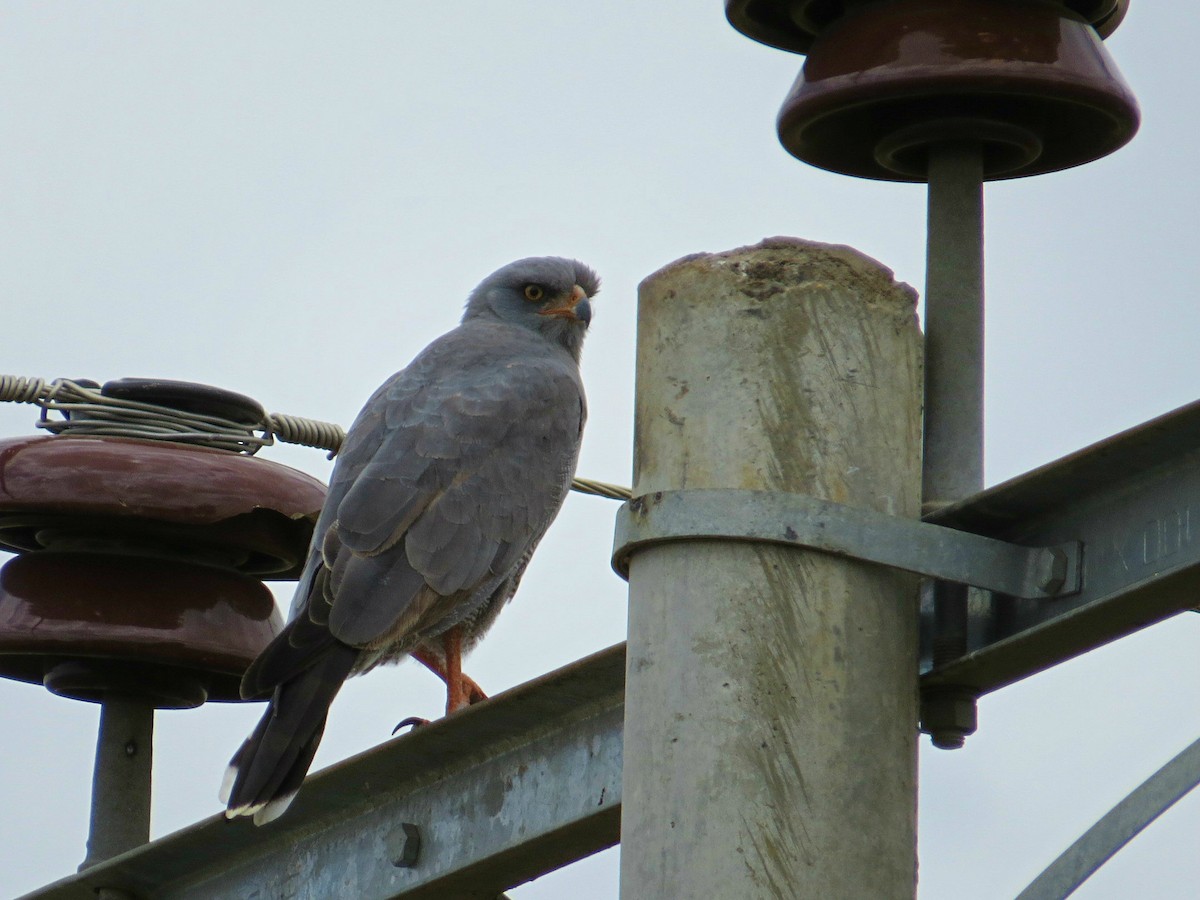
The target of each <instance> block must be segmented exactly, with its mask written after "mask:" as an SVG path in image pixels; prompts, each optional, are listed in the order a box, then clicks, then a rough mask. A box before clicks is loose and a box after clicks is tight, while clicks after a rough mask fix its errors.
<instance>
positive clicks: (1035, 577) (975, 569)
mask: <svg viewBox="0 0 1200 900" xmlns="http://www.w3.org/2000/svg"><path fill="white" fill-rule="evenodd" d="M710 539H711V540H726V541H728V540H735V541H758V542H763V541H765V542H768V543H772V544H782V545H785V546H792V547H806V548H808V549H811V550H819V551H821V552H824V553H831V554H833V555H835V556H844V557H849V558H852V559H861V560H865V561H867V562H873V563H878V564H880V565H884V566H890V567H892V568H896V569H903V570H904V571H907V572H915V573H917V574H920V575H926V576H928V577H931V578H937V579H940V580H942V581H952V582H956V583H958V584H969V585H972V586H973V587H979V588H984V589H985V590H989V591H994V592H996V593H1000V594H1007V595H1009V596H1012V597H1020V598H1024V599H1029V600H1042V599H1047V598H1050V597H1062V596H1066V595H1068V594H1073V593H1076V592H1078V591H1079V589H1080V585H1081V557H1082V545H1081V544H1080V543H1079V542H1078V541H1072V542H1068V543H1065V544H1059V545H1057V546H1053V547H1025V546H1021V545H1019V544H1010V543H1007V542H1005V541H998V540H995V539H993V538H987V537H982V536H980V535H977V534H971V533H969V532H965V531H958V530H956V529H953V528H946V527H944V526H941V525H931V524H929V523H926V522H919V521H916V520H912V519H901V518H898V517H896V516H889V515H886V514H884V513H877V512H874V511H872V510H866V509H859V508H857V507H852V506H846V505H844V504H841V503H832V502H829V501H826V500H818V499H816V498H815V497H808V496H804V495H802V494H784V493H778V492H774V491H743V490H684V491H657V492H655V493H651V494H644V495H642V496H640V497H635V498H633V499H632V500H630V501H629V502H628V503H626V504H624V505H623V506H622V507H621V509H620V510H619V511H618V513H617V521H616V533H615V535H614V538H613V556H612V566H613V569H614V570H615V571H616V573H617V574H618V575H620V576H621V577H622V578H626V579H628V577H629V560H630V557H631V556H632V555H633V554H634V553H635V552H637V551H638V550H639V549H641V548H643V547H648V546H652V545H655V544H662V543H667V542H670V541H695V540H710Z"/></svg>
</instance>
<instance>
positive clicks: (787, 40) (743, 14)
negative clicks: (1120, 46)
mask: <svg viewBox="0 0 1200 900" xmlns="http://www.w3.org/2000/svg"><path fill="white" fill-rule="evenodd" d="M878 2H879V0H725V18H727V19H728V20H729V24H730V25H732V26H733V27H734V28H736V29H737V30H738V31H740V32H741V33H742V34H744V35H746V37H748V38H751V39H752V40H755V41H758V42H759V43H761V44H766V45H767V46H769V47H777V48H778V49H780V50H788V51H790V52H792V53H808V52H809V50H811V49H812V45H813V42H814V41H815V40H816V39H817V37H818V35H820V34H821V33H822V32H823V31H825V29H827V28H828V27H829V26H830V25H832V24H833V23H834V22H836V21H837V20H838V19H840V18H841V17H842V16H844V15H845V14H846V13H847V12H851V11H853V10H854V9H855V8H856V7H859V6H863V5H865V4H867V3H878ZM999 2H1006V0H999ZM1016 2H1020V0H1016ZM1047 2H1055V0H1047ZM1057 3H1058V5H1059V6H1060V7H1062V8H1064V9H1069V10H1071V11H1073V12H1075V13H1077V14H1079V15H1080V16H1082V17H1083V18H1084V19H1086V20H1087V21H1088V22H1089V23H1090V24H1091V25H1092V26H1093V27H1094V28H1095V29H1096V31H1097V32H1098V33H1099V34H1100V37H1102V38H1106V37H1108V36H1109V35H1110V34H1112V33H1113V32H1114V31H1116V30H1117V26H1118V25H1120V24H1121V20H1122V19H1124V18H1125V13H1126V12H1127V11H1128V10H1129V0H1057Z"/></svg>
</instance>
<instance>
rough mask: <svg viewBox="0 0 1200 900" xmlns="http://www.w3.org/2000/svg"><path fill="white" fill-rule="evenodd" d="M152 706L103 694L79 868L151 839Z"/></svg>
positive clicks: (135, 698)
mask: <svg viewBox="0 0 1200 900" xmlns="http://www.w3.org/2000/svg"><path fill="white" fill-rule="evenodd" d="M153 759H154V708H153V707H152V706H150V705H149V704H147V703H146V701H145V700H143V699H141V698H138V697H128V696H123V695H115V694H106V695H105V696H104V699H103V700H102V701H101V703H100V734H99V737H98V738H97V740H96V768H95V774H94V775H93V778H92V813H91V823H90V825H89V828H88V844H87V858H86V859H85V860H84V861H83V864H82V865H81V866H80V867H79V869H80V871H82V870H84V869H86V868H89V867H90V866H94V865H96V864H97V863H99V862H103V861H104V860H106V859H110V858H111V857H114V856H117V855H119V854H121V853H124V852H125V851H127V850H132V849H134V848H135V847H140V846H141V845H142V844H145V843H146V842H147V841H149V840H150V769H151V765H152V763H153Z"/></svg>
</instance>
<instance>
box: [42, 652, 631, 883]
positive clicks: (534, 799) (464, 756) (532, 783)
mask: <svg viewBox="0 0 1200 900" xmlns="http://www.w3.org/2000/svg"><path fill="white" fill-rule="evenodd" d="M624 680H625V647H624V645H623V644H621V645H617V646H615V647H611V648H609V649H608V650H605V651H602V652H601V653H597V654H595V655H593V656H590V657H587V658H585V659H583V660H580V661H579V662H577V663H574V664H572V665H570V666H567V667H566V668H563V669H559V670H558V671H556V672H552V673H550V674H549V675H546V676H544V677H542V678H539V679H537V680H535V681H532V682H529V683H527V684H524V685H521V686H520V687H517V688H514V689H513V690H511V691H507V692H505V693H503V694H499V695H497V696H495V697H493V698H491V699H490V700H489V701H488V702H487V703H484V704H480V705H478V706H475V707H470V708H468V709H466V710H464V711H462V712H461V713H458V714H456V715H454V716H452V717H449V718H447V719H441V720H438V721H437V722H434V723H432V724H430V725H426V726H423V727H420V728H418V729H416V730H415V731H413V732H412V733H410V734H407V735H405V736H403V737H400V738H397V739H395V740H391V741H388V742H386V743H384V744H383V745H381V746H379V747H376V748H375V749H373V750H370V751H368V752H366V753H363V754H361V755H359V756H356V757H354V758H352V759H349V760H346V761H345V762H342V763H339V764H338V765H336V766H333V767H331V768H329V769H326V770H324V771H322V772H320V773H318V774H316V775H314V776H313V777H311V778H309V780H308V781H307V782H306V783H305V785H304V788H303V790H301V791H300V794H299V795H298V796H297V798H296V801H295V803H294V805H293V806H292V808H291V809H290V810H289V811H288V813H287V815H286V816H284V817H283V818H281V819H280V820H278V821H277V822H274V823H272V824H270V825H268V826H265V827H263V828H255V827H254V826H252V825H250V824H249V823H246V822H227V821H225V819H224V818H222V817H213V818H210V819H207V820H205V821H203V822H200V823H198V824H196V825H193V826H191V827H189V828H185V829H183V830H182V831H178V832H176V833H174V834H171V835H168V836H166V837H164V838H161V839H159V840H156V841H153V842H151V843H149V844H147V845H145V846H143V847H140V848H138V849H136V850H132V851H130V852H128V853H124V854H122V855H120V856H117V857H114V858H113V859H111V860H108V861H107V862H104V863H101V864H99V865H97V866H95V867H94V868H90V869H87V870H86V871H84V872H81V873H79V874H78V875H73V876H71V877H69V878H66V879H63V880H62V881H58V882H56V883H54V884H52V885H49V886H48V887H45V888H42V889H40V890H37V891H34V892H33V893H31V894H28V895H26V897H25V898H24V900H95V898H96V896H97V894H98V893H99V892H100V891H101V890H105V889H106V890H108V891H111V892H113V893H110V894H108V895H107V896H113V897H121V898H122V900H124V898H126V897H129V898H137V900H140V898H147V897H154V898H156V900H201V898H203V900H241V898H252V897H260V898H266V897H290V898H296V900H304V898H309V900H316V898H326V897H355V898H360V900H373V898H375V900H384V898H401V897H402V898H406V900H407V898H413V900H417V898H426V900H430V898H443V900H444V898H449V897H464V896H470V897H480V898H489V900H490V898H493V897H496V895H497V894H499V893H500V892H501V891H503V890H507V889H508V888H509V887H512V886H514V885H517V884H520V883H522V882H524V881H527V880H529V879H530V878H534V877H536V876H537V875H540V874H543V873H544V872H547V871H550V870H552V869H555V868H558V867H560V866H563V865H566V864H567V863H570V862H573V861H574V860H577V859H580V858H582V857H584V856H588V855H590V854H592V853H595V852H597V851H599V850H603V849H605V848H606V847H610V846H612V845H613V844H616V843H617V841H618V840H619V837H620V835H619V830H620V810H621V761H622V753H621V747H622V718H623V713H624V702H623V696H624V695H623V687H624ZM380 724H381V727H383V724H384V723H382V722H381V723H380ZM102 896H105V895H103V894H102Z"/></svg>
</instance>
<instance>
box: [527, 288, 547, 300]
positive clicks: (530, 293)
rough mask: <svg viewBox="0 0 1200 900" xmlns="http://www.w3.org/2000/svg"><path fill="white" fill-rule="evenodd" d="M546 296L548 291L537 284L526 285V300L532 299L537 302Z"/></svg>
mask: <svg viewBox="0 0 1200 900" xmlns="http://www.w3.org/2000/svg"><path fill="white" fill-rule="evenodd" d="M544 296H546V292H545V291H543V290H542V289H541V288H540V287H538V286H537V285H536V284H527V285H525V299H526V300H532V301H533V302H534V303H536V302H537V301H539V300H541V299H542V298H543V297H544Z"/></svg>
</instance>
